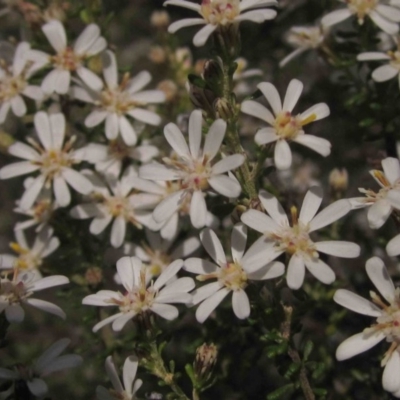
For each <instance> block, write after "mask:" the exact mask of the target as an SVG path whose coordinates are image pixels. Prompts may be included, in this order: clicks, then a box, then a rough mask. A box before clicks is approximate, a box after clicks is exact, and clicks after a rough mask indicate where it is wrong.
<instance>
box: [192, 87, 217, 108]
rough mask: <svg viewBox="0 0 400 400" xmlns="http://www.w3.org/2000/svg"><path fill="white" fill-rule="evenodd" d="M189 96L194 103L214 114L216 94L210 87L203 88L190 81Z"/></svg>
mask: <svg viewBox="0 0 400 400" xmlns="http://www.w3.org/2000/svg"><path fill="white" fill-rule="evenodd" d="M189 97H190V100H191V102H192V103H193V105H194V106H195V107H197V108H201V109H202V110H205V111H207V113H210V114H211V115H214V108H213V104H214V102H215V100H216V99H215V94H214V93H213V92H212V91H211V90H209V89H202V88H201V87H199V86H196V85H194V84H193V83H191V82H189Z"/></svg>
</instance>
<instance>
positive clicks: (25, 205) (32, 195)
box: [19, 175, 46, 210]
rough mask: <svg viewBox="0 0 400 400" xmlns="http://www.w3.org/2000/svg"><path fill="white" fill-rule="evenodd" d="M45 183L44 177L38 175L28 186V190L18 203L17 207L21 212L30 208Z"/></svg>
mask: <svg viewBox="0 0 400 400" xmlns="http://www.w3.org/2000/svg"><path fill="white" fill-rule="evenodd" d="M45 181H46V177H45V176H44V175H39V176H38V177H37V178H36V179H35V180H34V182H33V183H32V184H31V185H30V186H29V188H28V189H26V190H25V192H24V194H23V196H22V197H21V200H20V202H19V206H20V207H21V208H22V209H23V210H29V209H30V208H31V207H32V205H33V203H34V202H35V200H36V199H37V197H38V196H39V193H40V192H41V190H42V188H43V185H44V183H45Z"/></svg>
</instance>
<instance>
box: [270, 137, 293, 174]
mask: <svg viewBox="0 0 400 400" xmlns="http://www.w3.org/2000/svg"><path fill="white" fill-rule="evenodd" d="M274 161H275V166H276V168H278V169H279V170H286V169H289V168H290V167H291V165H292V152H291V151H290V147H289V145H288V143H287V141H286V140H283V139H281V140H278V141H277V142H276V145H275V152H274Z"/></svg>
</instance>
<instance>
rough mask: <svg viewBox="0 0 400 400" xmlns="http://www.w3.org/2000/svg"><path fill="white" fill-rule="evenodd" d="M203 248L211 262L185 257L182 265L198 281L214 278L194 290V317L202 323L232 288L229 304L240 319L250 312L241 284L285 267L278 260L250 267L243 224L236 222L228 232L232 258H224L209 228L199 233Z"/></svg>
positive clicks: (276, 273) (278, 272) (250, 253)
mask: <svg viewBox="0 0 400 400" xmlns="http://www.w3.org/2000/svg"><path fill="white" fill-rule="evenodd" d="M200 239H201V242H202V243H203V246H204V248H205V249H206V251H207V253H208V254H209V255H210V257H211V258H212V259H213V260H214V262H215V264H214V263H212V262H210V261H207V260H203V259H201V258H188V259H187V260H185V262H184V264H185V266H184V269H185V270H186V271H189V272H192V273H194V274H197V277H196V279H197V280H198V281H206V280H209V279H216V281H215V282H212V283H208V284H207V285H204V286H202V287H200V288H199V289H197V290H195V291H194V292H193V293H192V294H193V304H199V303H201V304H200V306H199V307H198V308H197V311H196V318H197V321H199V322H200V323H203V322H204V321H205V320H206V319H207V318H208V317H209V316H210V314H211V313H212V312H213V311H214V310H215V309H216V308H217V307H218V305H219V304H220V303H221V301H222V300H223V299H224V298H225V297H226V296H227V295H228V294H229V293H230V292H232V308H233V312H234V313H235V315H236V316H237V317H238V318H240V319H245V318H248V317H249V315H250V302H249V298H248V297H247V294H246V292H245V290H244V289H245V288H246V287H247V286H248V285H249V283H250V281H252V280H254V281H260V280H265V279H273V278H276V277H278V276H281V275H282V274H283V273H284V272H285V267H284V265H283V264H282V263H280V262H272V263H269V262H268V261H266V262H265V263H264V264H262V265H257V266H256V268H254V265H253V264H252V258H253V255H254V252H253V251H252V249H251V248H250V249H249V251H248V252H247V253H245V248H246V242H247V228H246V227H245V226H244V225H243V224H241V223H239V224H236V225H235V226H234V227H233V230H232V236H231V253H232V261H230V262H229V261H227V259H226V256H225V252H224V249H223V247H222V244H221V242H220V240H219V239H218V236H217V235H216V234H215V232H214V231H213V230H211V229H209V228H206V229H204V230H203V231H202V232H201V233H200Z"/></svg>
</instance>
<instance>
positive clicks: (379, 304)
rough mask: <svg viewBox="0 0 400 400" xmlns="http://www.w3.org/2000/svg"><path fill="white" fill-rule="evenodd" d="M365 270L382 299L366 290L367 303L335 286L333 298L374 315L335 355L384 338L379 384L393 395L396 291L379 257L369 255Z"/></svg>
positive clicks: (398, 379)
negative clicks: (372, 321)
mask: <svg viewBox="0 0 400 400" xmlns="http://www.w3.org/2000/svg"><path fill="white" fill-rule="evenodd" d="M366 271H367V274H368V276H369V279H371V281H372V283H373V284H374V285H375V287H376V288H377V289H378V291H379V293H380V295H381V296H382V297H383V299H382V298H381V297H380V296H379V295H378V294H377V293H375V292H373V291H370V296H371V299H372V302H371V301H369V300H366V299H364V298H362V297H360V296H359V295H357V294H355V293H352V292H350V291H349V290H346V289H339V290H337V291H336V293H335V296H334V297H333V300H335V302H336V303H338V304H340V305H341V306H343V307H346V308H348V309H349V310H351V311H354V312H357V313H359V314H362V315H368V316H370V317H374V318H376V322H375V323H373V324H372V325H371V326H370V327H369V328H366V329H364V330H363V331H362V332H360V333H357V334H356V335H353V336H351V337H349V338H348V339H346V340H345V341H344V342H343V343H341V344H340V346H339V347H338V348H337V350H336V358H337V359H338V360H339V361H343V360H347V359H348V358H351V357H353V356H355V355H357V354H360V353H363V352H364V351H367V350H369V349H370V348H372V347H373V346H375V345H376V344H378V343H379V342H381V341H382V340H384V339H386V341H387V342H389V343H390V347H389V349H388V351H387V352H386V353H385V356H384V357H383V359H382V361H381V366H382V367H384V370H383V376H382V386H383V388H384V389H385V390H387V391H388V392H391V393H392V394H393V395H394V396H395V397H400V376H399V369H400V348H399V347H398V345H399V342H400V307H399V305H400V290H399V288H396V289H395V287H394V285H393V282H392V280H391V279H390V276H389V274H388V272H387V270H386V267H385V265H384V264H383V262H382V260H381V259H380V258H378V257H372V258H370V259H369V260H368V261H367V263H366Z"/></svg>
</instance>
